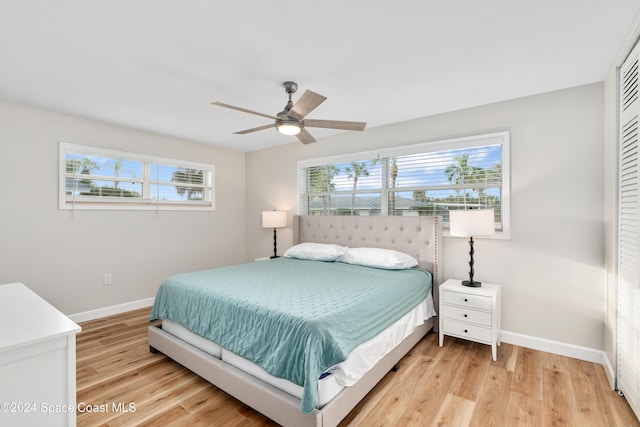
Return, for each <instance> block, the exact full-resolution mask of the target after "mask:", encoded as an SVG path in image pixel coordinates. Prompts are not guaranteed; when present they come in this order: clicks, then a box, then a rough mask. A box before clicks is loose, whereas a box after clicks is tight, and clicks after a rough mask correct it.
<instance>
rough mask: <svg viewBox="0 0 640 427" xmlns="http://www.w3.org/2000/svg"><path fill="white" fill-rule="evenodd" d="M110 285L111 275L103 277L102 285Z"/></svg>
mask: <svg viewBox="0 0 640 427" xmlns="http://www.w3.org/2000/svg"><path fill="white" fill-rule="evenodd" d="M111 283H113V282H112V281H111V273H107V274H105V275H104V277H103V278H102V284H103V285H105V286H106V285H110V284H111Z"/></svg>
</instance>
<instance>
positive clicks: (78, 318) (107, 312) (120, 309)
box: [68, 298, 155, 323]
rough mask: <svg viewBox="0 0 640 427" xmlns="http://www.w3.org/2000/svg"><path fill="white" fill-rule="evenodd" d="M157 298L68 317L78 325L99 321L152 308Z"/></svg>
mask: <svg viewBox="0 0 640 427" xmlns="http://www.w3.org/2000/svg"><path fill="white" fill-rule="evenodd" d="M154 300H155V298H147V299H141V300H138V301H131V302H125V303H124V304H118V305H112V306H109V307H102V308H97V309H95V310H89V311H83V312H82V313H76V314H72V315H70V316H68V317H69V318H70V319H71V320H73V321H74V322H76V323H79V322H86V321H88V320H94V319H99V318H101V317H106V316H112V315H114V314H120V313H124V312H126V311H131V310H137V309H139V308H145V307H151V306H152V305H153V301H154Z"/></svg>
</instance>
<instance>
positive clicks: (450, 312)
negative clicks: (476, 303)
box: [440, 305, 491, 327]
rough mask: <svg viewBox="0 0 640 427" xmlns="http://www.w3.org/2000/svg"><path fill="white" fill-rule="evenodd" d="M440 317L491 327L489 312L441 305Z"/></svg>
mask: <svg viewBox="0 0 640 427" xmlns="http://www.w3.org/2000/svg"><path fill="white" fill-rule="evenodd" d="M440 316H442V317H445V318H449V319H453V320H459V321H461V322H469V323H475V324H478V325H483V326H488V327H491V312H490V311H478V310H471V309H469V308H467V307H457V306H453V305H442V308H441V309H440Z"/></svg>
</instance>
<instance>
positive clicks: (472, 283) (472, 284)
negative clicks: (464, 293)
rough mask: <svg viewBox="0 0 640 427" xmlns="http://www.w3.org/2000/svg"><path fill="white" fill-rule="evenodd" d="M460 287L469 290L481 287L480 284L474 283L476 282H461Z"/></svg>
mask: <svg viewBox="0 0 640 427" xmlns="http://www.w3.org/2000/svg"><path fill="white" fill-rule="evenodd" d="M462 286H468V287H470V288H480V287H482V282H476V281H473V282H470V281H468V280H463V281H462Z"/></svg>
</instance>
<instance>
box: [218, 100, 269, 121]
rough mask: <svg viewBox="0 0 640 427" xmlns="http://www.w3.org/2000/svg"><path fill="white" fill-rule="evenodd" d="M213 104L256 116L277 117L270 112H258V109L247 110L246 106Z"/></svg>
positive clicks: (222, 103)
mask: <svg viewBox="0 0 640 427" xmlns="http://www.w3.org/2000/svg"><path fill="white" fill-rule="evenodd" d="M211 105H217V106H218V107H224V108H230V109H232V110H237V111H241V112H243V113H249V114H255V115H256V116H262V117H266V118H268V119H274V120H275V119H277V117H275V116H271V115H269V114H263V113H258V112H257V111H252V110H247V109H246V108H242V107H236V106H235V105H229V104H225V103H224V102H218V101H216V102H212V103H211Z"/></svg>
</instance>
